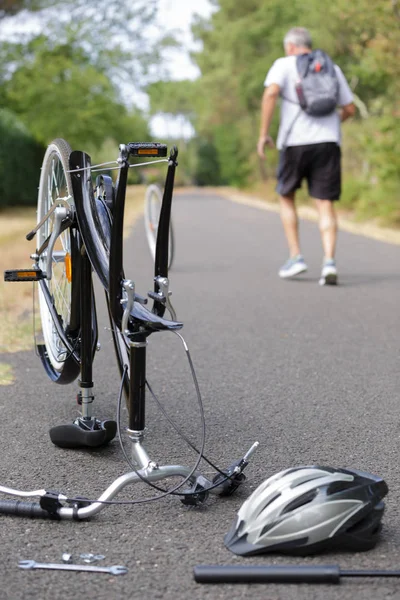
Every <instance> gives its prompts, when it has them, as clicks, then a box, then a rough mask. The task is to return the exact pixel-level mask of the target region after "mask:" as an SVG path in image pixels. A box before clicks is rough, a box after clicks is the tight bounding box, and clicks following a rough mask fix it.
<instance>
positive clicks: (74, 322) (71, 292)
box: [37, 138, 80, 384]
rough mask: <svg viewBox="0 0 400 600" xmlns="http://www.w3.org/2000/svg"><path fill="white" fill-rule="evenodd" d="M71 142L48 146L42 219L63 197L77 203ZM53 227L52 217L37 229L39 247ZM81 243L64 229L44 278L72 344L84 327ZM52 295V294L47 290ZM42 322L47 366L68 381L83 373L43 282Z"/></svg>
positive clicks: (74, 233) (44, 261)
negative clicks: (81, 314) (82, 314)
mask: <svg viewBox="0 0 400 600" xmlns="http://www.w3.org/2000/svg"><path fill="white" fill-rule="evenodd" d="M70 153H71V148H70V146H69V144H68V143H67V142H66V141H65V140H63V139H61V138H57V139H55V140H53V141H52V142H51V143H50V144H49V146H48V147H47V150H46V153H45V155H44V158H43V163H42V170H41V175H40V182H39V195H38V203H37V220H38V222H39V221H40V220H41V219H42V218H43V216H44V215H45V214H46V213H47V212H48V210H49V209H50V208H51V206H52V205H53V204H54V203H56V202H57V199H59V198H62V199H64V200H66V201H67V202H68V204H69V205H70V206H73V205H74V198H73V192H72V183H71V176H70V174H69V173H68V171H69V155H70ZM52 229H53V218H52V217H50V218H49V219H48V220H47V221H46V222H45V223H44V224H43V225H42V227H40V229H39V230H38V232H37V244H38V248H41V246H42V245H43V244H44V243H45V242H46V240H47V239H48V238H49V236H50V235H51V232H52ZM79 257H80V253H79V243H78V232H77V231H76V229H74V228H72V227H68V228H67V229H66V230H65V231H63V232H62V233H61V234H60V236H59V237H58V239H57V241H56V245H55V247H54V251H53V261H52V267H51V269H52V273H51V275H52V277H51V279H50V280H47V279H44V280H43V281H42V282H41V285H44V286H46V287H47V289H48V292H49V294H50V297H51V301H52V303H53V306H54V308H55V310H56V313H57V316H58V319H59V323H58V325H59V326H60V325H61V327H62V329H63V331H64V333H65V336H66V338H67V339H68V341H70V343H71V346H72V347H77V345H78V337H79V330H80V314H79V262H80V261H79ZM38 264H39V267H40V268H41V270H43V271H46V264H47V249H45V250H44V251H43V252H42V253H41V255H40V256H39V259H38ZM47 295H48V294H47ZM39 309H40V322H41V329H42V334H43V342H44V346H45V349H46V355H45V359H46V362H47V363H48V365H47V367H50V369H49V368H46V370H47V372H48V374H49V375H50V376H51V379H53V381H56V382H57V383H62V384H67V383H71V382H72V381H74V380H75V379H76V378H77V376H78V374H79V370H80V367H79V364H78V362H77V361H76V360H75V358H74V357H73V356H72V353H71V352H70V351H69V350H68V349H67V347H66V346H65V345H64V343H63V342H62V340H61V338H60V335H59V333H58V331H57V328H56V326H55V323H54V320H53V317H52V315H51V312H50V309H49V306H48V304H47V301H46V297H45V294H44V292H43V290H42V289H41V287H40V286H39Z"/></svg>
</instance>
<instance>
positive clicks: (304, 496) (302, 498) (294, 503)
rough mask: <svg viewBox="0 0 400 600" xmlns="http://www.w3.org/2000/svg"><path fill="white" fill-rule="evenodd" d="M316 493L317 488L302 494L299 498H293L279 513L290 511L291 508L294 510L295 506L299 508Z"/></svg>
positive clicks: (312, 498)
mask: <svg viewBox="0 0 400 600" xmlns="http://www.w3.org/2000/svg"><path fill="white" fill-rule="evenodd" d="M317 494H318V490H311V491H309V492H307V493H306V494H302V495H301V496H299V498H295V500H292V502H289V504H288V505H287V506H285V508H284V509H283V511H282V513H281V514H283V515H284V514H286V513H288V512H292V510H296V508H300V507H301V506H305V505H306V504H309V503H310V502H312V501H313V500H314V498H315V497H316V495H317Z"/></svg>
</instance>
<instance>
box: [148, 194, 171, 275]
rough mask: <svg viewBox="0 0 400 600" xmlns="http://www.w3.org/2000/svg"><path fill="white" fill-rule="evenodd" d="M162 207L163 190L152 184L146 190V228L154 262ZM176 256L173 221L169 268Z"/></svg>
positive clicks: (169, 247) (169, 248)
mask: <svg viewBox="0 0 400 600" xmlns="http://www.w3.org/2000/svg"><path fill="white" fill-rule="evenodd" d="M161 206H162V190H161V188H160V186H159V185H157V184H155V183H152V184H150V185H149V186H148V187H147V188H146V194H145V199H144V228H145V232H146V239H147V243H148V245H149V250H150V254H151V257H152V259H153V260H155V257H156V242H157V230H158V223H159V220H160V212H161ZM174 254H175V235H174V230H173V227H172V219H170V224H169V246H168V257H169V261H168V268H169V269H170V268H171V266H172V262H173V260H174Z"/></svg>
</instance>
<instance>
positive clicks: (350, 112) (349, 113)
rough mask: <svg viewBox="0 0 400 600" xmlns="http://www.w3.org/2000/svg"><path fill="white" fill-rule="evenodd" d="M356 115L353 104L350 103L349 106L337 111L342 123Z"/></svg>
mask: <svg viewBox="0 0 400 600" xmlns="http://www.w3.org/2000/svg"><path fill="white" fill-rule="evenodd" d="M355 114H356V107H355V104H354V102H350V104H346V105H345V106H342V107H341V108H340V109H339V115H340V120H341V122H342V123H343V121H345V120H346V119H348V118H349V117H354V115H355Z"/></svg>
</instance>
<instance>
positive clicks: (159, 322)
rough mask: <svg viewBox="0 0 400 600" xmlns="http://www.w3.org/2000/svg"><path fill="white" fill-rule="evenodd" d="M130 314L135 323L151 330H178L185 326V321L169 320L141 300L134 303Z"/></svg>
mask: <svg viewBox="0 0 400 600" xmlns="http://www.w3.org/2000/svg"><path fill="white" fill-rule="evenodd" d="M130 316H131V317H132V318H133V320H134V321H135V323H137V324H140V325H142V326H144V327H145V328H146V329H147V330H148V331H149V332H153V331H166V330H167V329H169V330H170V331H176V330H177V329H182V327H183V323H180V322H179V321H169V320H168V319H164V318H163V317H159V316H158V315H156V314H154V313H152V312H151V311H150V310H148V309H147V308H146V307H145V306H143V304H140V303H139V302H135V303H134V305H133V308H132V310H131V314H130Z"/></svg>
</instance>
